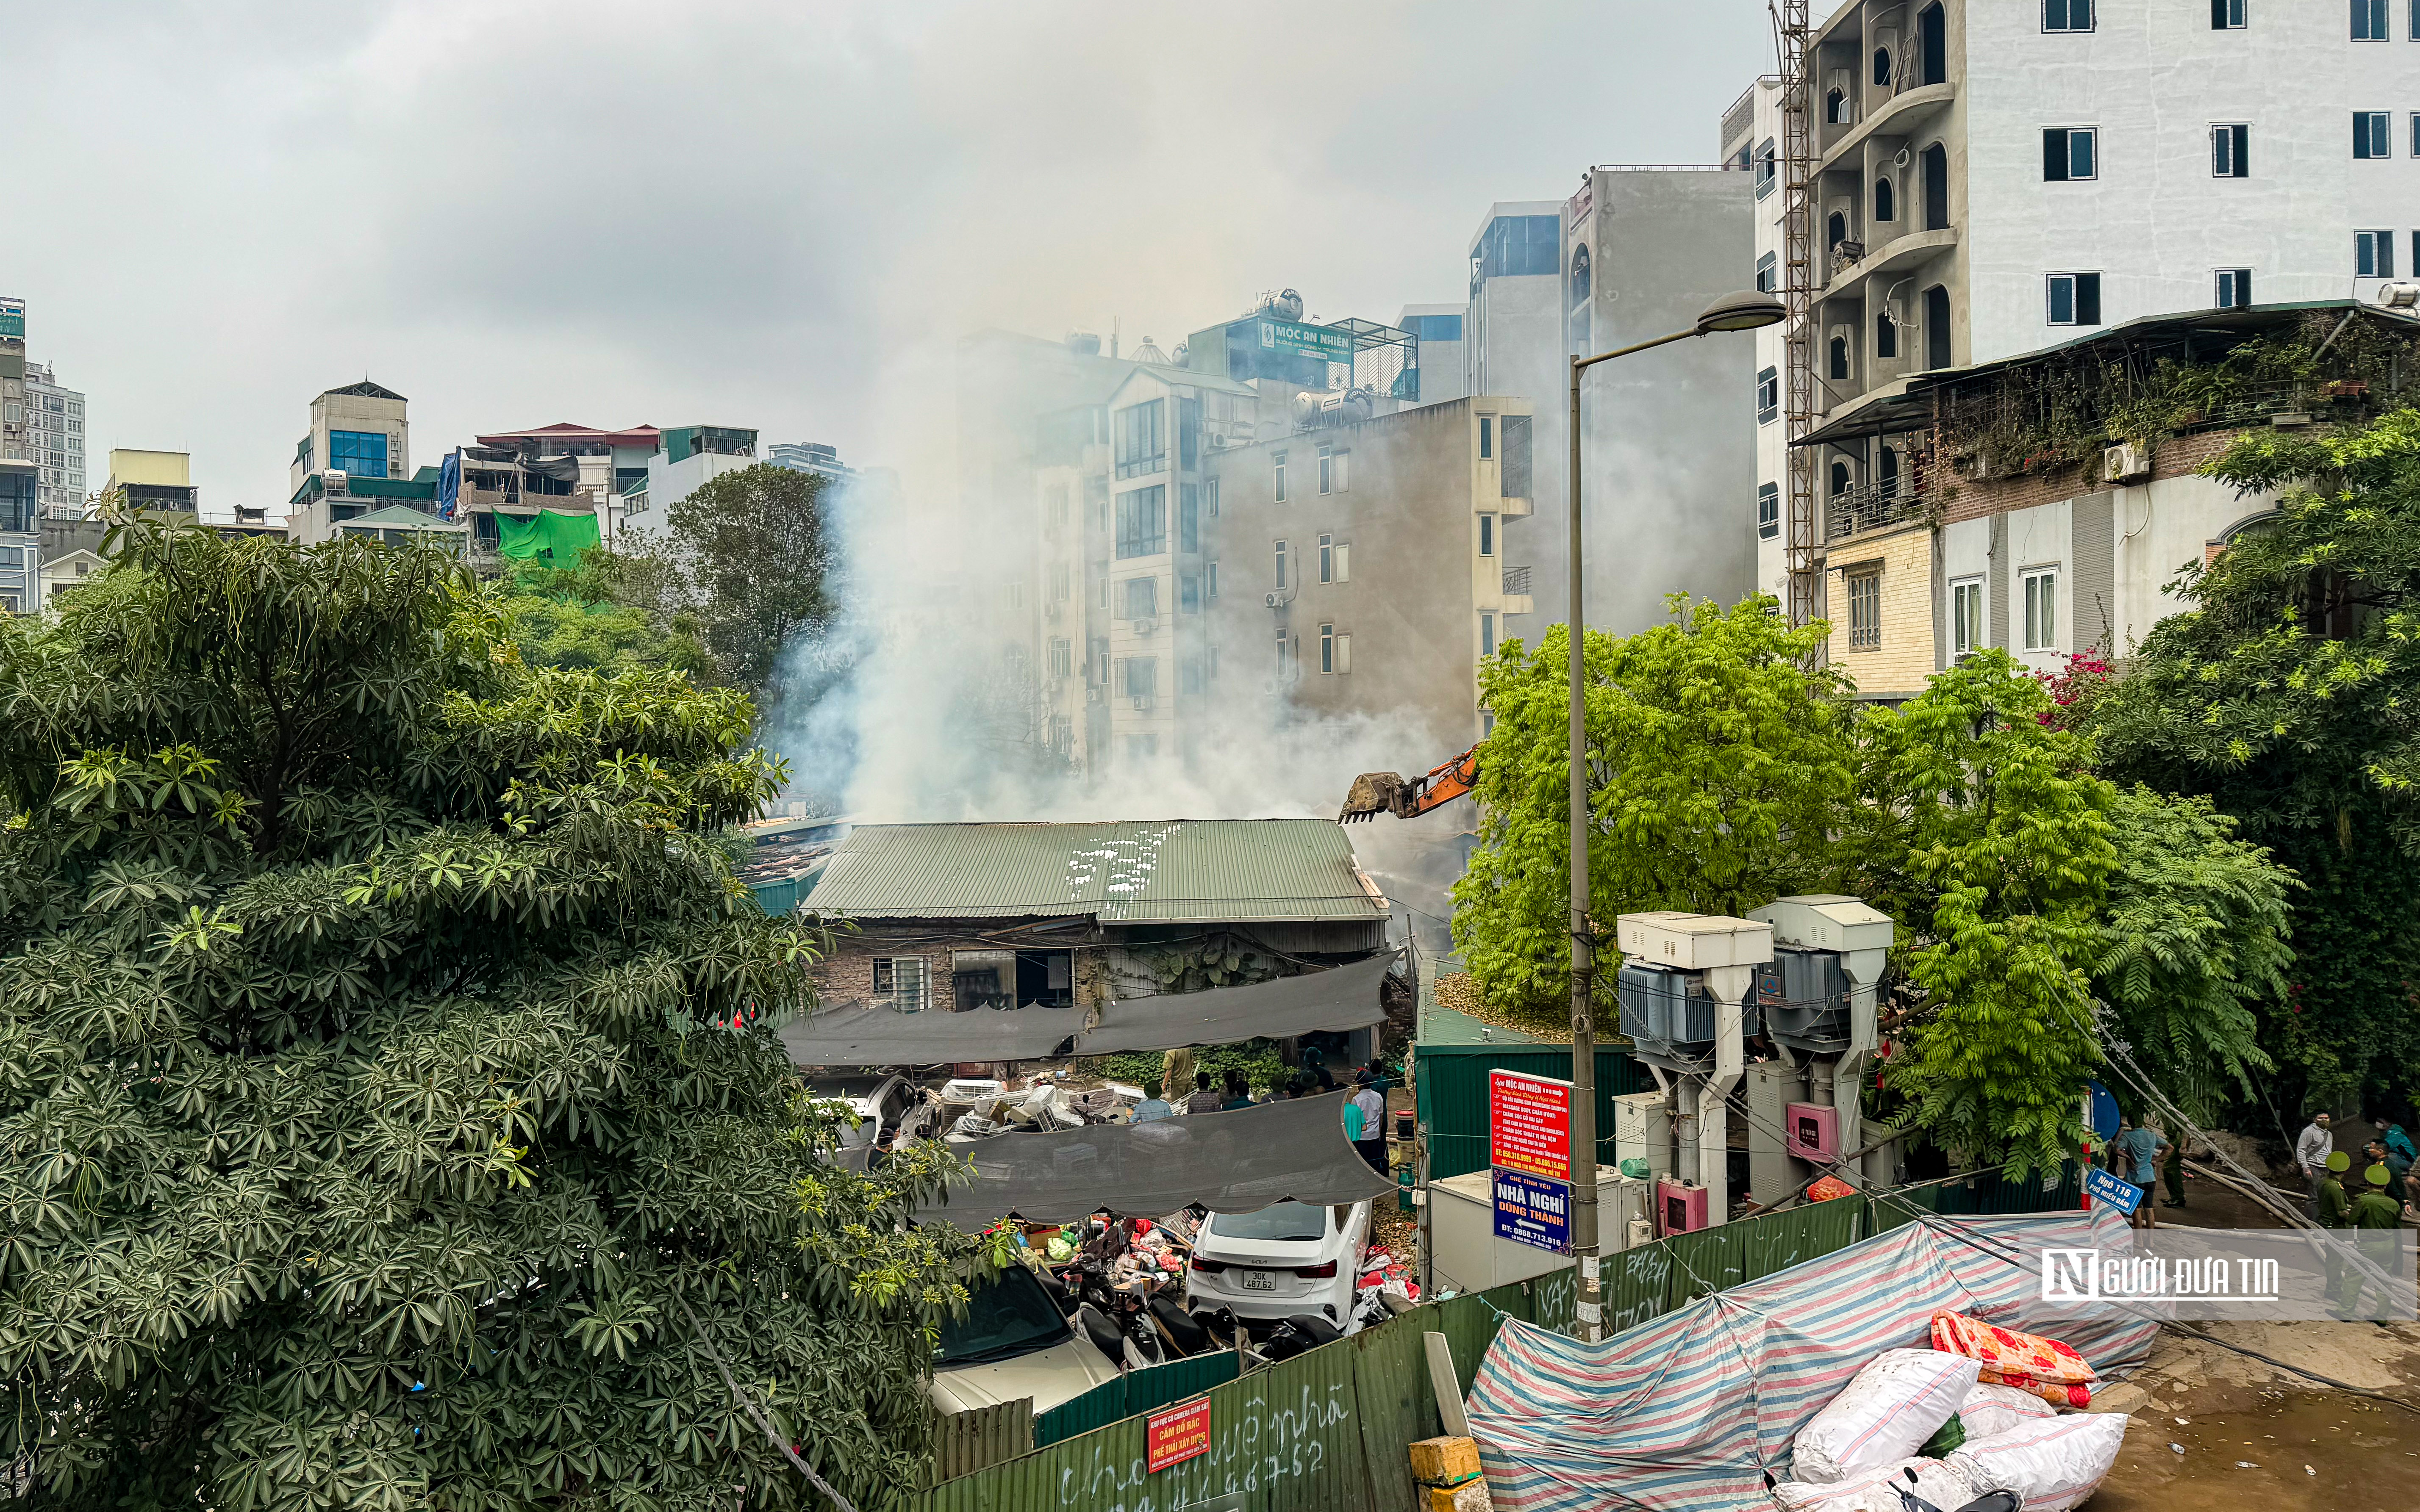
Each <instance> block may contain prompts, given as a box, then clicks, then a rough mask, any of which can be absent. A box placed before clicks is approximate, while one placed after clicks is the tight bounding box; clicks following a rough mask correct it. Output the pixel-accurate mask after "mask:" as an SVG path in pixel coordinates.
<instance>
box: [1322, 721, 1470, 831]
mask: <svg viewBox="0 0 2420 1512" xmlns="http://www.w3.org/2000/svg"><path fill="white" fill-rule="evenodd" d="M1484 744H1485V742H1484V741H1482V742H1481V745H1484ZM1478 786H1479V747H1478V746H1473V747H1471V748H1469V749H1468V750H1466V751H1464V752H1463V753H1462V754H1461V755H1459V756H1456V757H1454V758H1453V759H1452V760H1451V761H1448V762H1440V763H1438V764H1436V765H1435V766H1432V767H1430V768H1429V769H1428V771H1427V772H1426V773H1425V774H1423V775H1421V776H1419V777H1416V778H1414V779H1411V780H1410V781H1408V782H1406V781H1404V778H1403V774H1401V773H1400V772H1364V773H1362V774H1361V775H1360V776H1359V777H1357V778H1355V779H1353V791H1352V792H1350V793H1348V794H1346V795H1344V809H1343V811H1342V812H1341V813H1339V814H1338V815H1337V816H1336V818H1337V822H1338V823H1339V824H1346V825H1350V824H1354V823H1357V822H1358V821H1361V820H1365V819H1375V818H1376V817H1377V816H1378V815H1380V814H1382V813H1390V814H1393V815H1394V816H1395V817H1396V818H1398V819H1417V818H1419V816H1420V815H1421V814H1424V813H1426V812H1428V811H1429V810H1431V809H1438V808H1443V807H1444V806H1445V805H1447V804H1449V803H1451V802H1452V801H1453V800H1454V799H1456V798H1459V797H1462V796H1464V795H1466V794H1468V793H1470V792H1471V791H1472V790H1473V789H1475V788H1477V787H1478Z"/></svg>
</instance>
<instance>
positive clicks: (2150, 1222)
mask: <svg viewBox="0 0 2420 1512" xmlns="http://www.w3.org/2000/svg"><path fill="white" fill-rule="evenodd" d="M2168 1149H2169V1145H2168V1142H2167V1140H2165V1139H2164V1138H2163V1137H2161V1136H2160V1134H2158V1133H2156V1132H2155V1131H2153V1130H2150V1129H2147V1128H2144V1127H2143V1126H2142V1125H2140V1124H2137V1123H2136V1122H2134V1121H2133V1119H2119V1120H2118V1137H2117V1138H2115V1139H2113V1140H2111V1141H2110V1142H2109V1164H2110V1169H2111V1171H2112V1172H2113V1173H2114V1174H2115V1175H2117V1176H2118V1177H2119V1178H2121V1179H2122V1180H2128V1181H2132V1182H2133V1184H2134V1189H2135V1190H2136V1191H2137V1192H2139V1193H2141V1194H2142V1196H2139V1197H2138V1198H2136V1200H2135V1203H2134V1211H2133V1216H2132V1217H2131V1218H2129V1219H2128V1220H2127V1221H2128V1222H2129V1223H2131V1224H2132V1225H2133V1227H2136V1228H2156V1227H2159V1217H2158V1215H2157V1214H2156V1213H2155V1212H2154V1211H2152V1206H2151V1193H2152V1191H2153V1190H2154V1189H2155V1188H2156V1187H2157V1186H2158V1185H2159V1183H2160V1162H2161V1161H2162V1160H2163V1159H2164V1158H2165V1157H2166V1155H2167V1153H2168Z"/></svg>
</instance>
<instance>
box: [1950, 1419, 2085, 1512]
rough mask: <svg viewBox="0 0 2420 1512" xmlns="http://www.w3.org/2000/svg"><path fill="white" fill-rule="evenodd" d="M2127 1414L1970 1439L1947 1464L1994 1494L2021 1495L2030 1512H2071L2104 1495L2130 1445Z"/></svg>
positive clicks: (2050, 1423) (2027, 1427) (2031, 1425)
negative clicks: (2099, 1493)
mask: <svg viewBox="0 0 2420 1512" xmlns="http://www.w3.org/2000/svg"><path fill="white" fill-rule="evenodd" d="M2131 1421H2132V1419H2130V1418H2129V1417H2128V1416H2127V1415H2126V1414H2125V1413H2123V1412H2081V1413H2077V1414H2074V1415H2072V1416H2069V1417H2054V1418H2052V1419H2050V1420H2049V1421H2048V1422H2043V1423H2028V1424H2026V1425H2025V1426H2024V1427H2019V1428H2011V1429H2009V1431H2008V1432H2006V1433H1995V1434H1993V1435H1992V1436H1991V1437H1990V1438H1988V1439H1980V1440H1978V1439H1969V1440H1967V1441H1966V1443H1965V1446H1964V1447H1963V1448H1962V1449H1960V1450H1958V1451H1957V1452H1956V1453H1955V1454H1952V1455H1951V1456H1950V1457H1949V1458H1947V1459H1945V1460H1943V1461H1942V1463H1944V1464H1947V1465H1955V1466H1957V1467H1958V1468H1959V1469H1960V1470H1961V1471H1962V1472H1964V1473H1965V1475H1966V1478H1967V1479H1968V1480H1970V1481H1973V1482H1974V1483H1976V1484H1977V1485H1978V1486H1984V1487H1988V1488H1990V1489H1995V1490H1997V1489H2007V1490H2012V1491H2015V1492H2016V1493H2017V1494H2018V1495H2020V1496H2022V1497H2024V1499H2025V1512H2066V1509H2067V1508H2069V1507H2071V1506H2073V1505H2075V1504H2077V1503H2079V1502H2081V1501H2083V1500H2084V1499H2085V1498H2086V1497H2087V1496H2090V1495H2091V1494H2092V1493H2093V1491H2094V1490H2096V1489H2099V1487H2100V1485H2101V1482H2102V1478H2103V1477H2104V1476H2106V1475H2107V1474H2108V1473H2109V1467H2110V1466H2111V1465H2114V1464H2116V1463H2117V1462H2118V1448H2119V1447H2120V1446H2121V1445H2122V1444H2124V1443H2125V1442H2126V1425H2127V1424H2128V1423H2129V1422H2131Z"/></svg>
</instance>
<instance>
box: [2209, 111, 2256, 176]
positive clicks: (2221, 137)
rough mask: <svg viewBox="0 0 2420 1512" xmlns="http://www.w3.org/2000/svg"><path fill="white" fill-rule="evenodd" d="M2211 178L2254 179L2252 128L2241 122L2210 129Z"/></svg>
mask: <svg viewBox="0 0 2420 1512" xmlns="http://www.w3.org/2000/svg"><path fill="white" fill-rule="evenodd" d="M2210 176H2211V177H2212V178H2249V177H2252V128H2251V127H2249V126H2247V125H2245V124H2243V123H2242V122H2241V121H2238V122H2234V123H2231V124H2226V125H2219V126H2213V127H2211V129H2210Z"/></svg>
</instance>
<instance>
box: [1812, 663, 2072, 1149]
mask: <svg viewBox="0 0 2420 1512" xmlns="http://www.w3.org/2000/svg"><path fill="white" fill-rule="evenodd" d="M2051 707H2052V704H2051V698H2050V694H2049V693H2048V692H2047V691H2045V690H2044V689H2043V687H2042V686H2041V684H2040V682H2039V681H2037V680H2036V679H2035V678H2034V677H2033V675H2032V674H2031V673H2029V672H2028V671H2026V670H2025V669H2024V668H2023V667H2021V666H2019V665H2018V664H2017V663H2016V662H2015V660H2014V659H2013V658H2011V657H2010V656H2009V654H2008V653H2007V652H2006V651H2002V650H1997V649H1993V650H1989V651H1983V652H1978V653H1976V654H1975V655H1973V656H1966V657H1962V658H1961V659H1960V661H1959V662H1958V664H1957V665H1956V666H1954V667H1951V668H1950V669H1948V670H1947V671H1943V672H1939V673H1936V674H1935V675H1934V676H1933V677H1932V678H1931V681H1930V682H1929V683H1928V684H1927V686H1926V687H1925V690H1924V692H1922V693H1921V694H1919V695H1917V696H1916V698H1913V699H1911V700H1909V701H1908V702H1906V703H1905V704H1903V705H1901V706H1900V708H1898V709H1896V710H1890V709H1874V710H1870V711H1869V712H1868V713H1867V715H1866V717H1865V718H1864V719H1863V720H1861V721H1860V722H1859V725H1858V729H1857V734H1858V746H1859V756H1860V771H1859V780H1858V787H1859V791H1860V793H1861V795H1862V796H1863V798H1864V800H1865V801H1864V802H1863V803H1862V804H1861V805H1860V806H1859V808H1858V810H1857V822H1856V824H1855V825H1854V829H1853V831H1852V836H1851V839H1850V841H1849V844H1850V846H1851V848H1852V849H1853V850H1854V852H1855V854H1856V856H1857V857H1858V860H1859V864H1860V869H1861V871H1862V872H1863V873H1864V875H1865V878H1866V882H1865V886H1864V888H1863V891H1864V894H1865V896H1866V897H1867V899H1868V900H1869V902H1871V903H1874V904H1875V905H1876V906H1878V907H1880V908H1882V909H1884V910H1885V912H1887V913H1889V914H1890V915H1891V916H1892V917H1893V918H1895V919H1897V920H1898V921H1899V938H1900V942H1901V943H1900V946H1899V948H1898V949H1897V950H1896V951H1895V952H1894V953H1895V955H1896V956H1897V957H1898V960H1897V962H1896V964H1897V965H1898V966H1899V968H1900V970H1901V971H1902V972H1903V973H1904V975H1905V977H1906V978H1907V979H1908V980H1909V981H1910V983H1911V984H1912V985H1913V986H1914V987H1915V988H1916V991H1917V993H1918V994H1919V995H1920V997H1919V1001H1918V1004H1917V1006H1916V1012H1915V1014H1914V1016H1913V1019H1912V1022H1911V1023H1910V1024H1909V1025H1908V1026H1906V1027H1904V1028H1903V1029H1902V1030H1901V1031H1900V1035H1899V1036H1898V1038H1899V1039H1900V1041H1901V1043H1900V1048H1899V1050H1898V1051H1897V1053H1895V1054H1894V1055H1893V1057H1892V1058H1891V1060H1890V1069H1889V1072H1888V1073H1887V1074H1888V1077H1889V1081H1890V1083H1891V1085H1892V1086H1893V1087H1894V1088H1897V1089H1898V1090H1899V1091H1900V1092H1902V1093H1905V1094H1907V1095H1908V1096H1910V1097H1911V1098H1912V1099H1914V1101H1915V1103H1916V1111H1915V1117H1916V1122H1917V1123H1918V1125H1919V1126H1920V1127H1922V1128H1923V1129H1924V1130H1925V1131H1926V1132H1927V1133H1929V1134H1931V1136H1932V1137H1933V1139H1934V1140H1936V1141H1937V1142H1938V1143H1940V1144H1942V1145H1945V1146H1947V1147H1949V1148H1950V1149H1953V1150H1956V1151H1960V1152H1962V1153H1964V1154H1965V1155H1967V1156H1969V1157H1970V1158H1972V1159H1975V1160H1977V1161H1984V1160H2000V1159H2006V1160H2009V1161H2012V1162H2014V1163H2015V1165H2017V1166H2018V1167H2019V1168H2020V1169H2043V1168H2053V1167H2055V1166H2056V1165H2058V1163H2059V1162H2060V1161H2061V1160H2063V1159H2065V1158H2067V1156H2068V1155H2070V1154H2071V1153H2072V1152H2073V1150H2074V1149H2075V1148H2076V1140H2077V1138H2078V1136H2079V1133H2080V1130H2079V1126H2078V1121H2077V1117H2076V1094H2077V1092H2078V1091H2079V1090H2080V1089H2081V1088H2082V1087H2083V1086H2084V1083H2085V1081H2086V1078H2087V1077H2088V1076H2089V1075H2090V1074H2091V1072H2092V1070H2093V1068H2094V1067H2095V1066H2096V1065H2098V1064H2099V1062H2100V1058H2101V1050H2100V1036H2099V1031H2098V1027H2097V1025H2096V1022H2095V1009H2094V1006H2093V998H2092V991H2091V974H2092V970H2093V968H2094V966H2095V965H2096V964H2098V963H2099V961H2100V960H2101V959H2102V929H2101V923H2100V918H2101V911H2102V904H2103V903H2104V902H2105V900H2106V898H2107V896H2108V888H2109V883H2110V877H2111V874H2112V873H2113V872H2115V871H2116V869H2117V866H2118V852H2117V847H2116V845H2115V843H2114V842H2113V841H2112V840H2111V837H2110V827H2111V826H2110V819H2109V811H2110V808H2111V806H2112V803H2113V801H2114V795H2113V794H2112V792H2111V789H2110V786H2109V784H2108V783H2106V782H2104V781H2102V780H2101V779H2099V778H2097V777H2094V776H2093V775H2092V773H2091V771H2090V765H2089V764H2090V756H2091V748H2090V745H2089V743H2088V742H2086V740H2085V739H2084V738H2083V737H2081V736H2078V735H2075V734H2073V733H2069V732H2066V731H2062V730H2057V729H2055V728H2053V727H2052V726H2051V725H2050V724H2048V723H2047V722H2046V721H2045V715H2046V714H2047V712H2048V711H2049V710H2050V708H2051Z"/></svg>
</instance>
